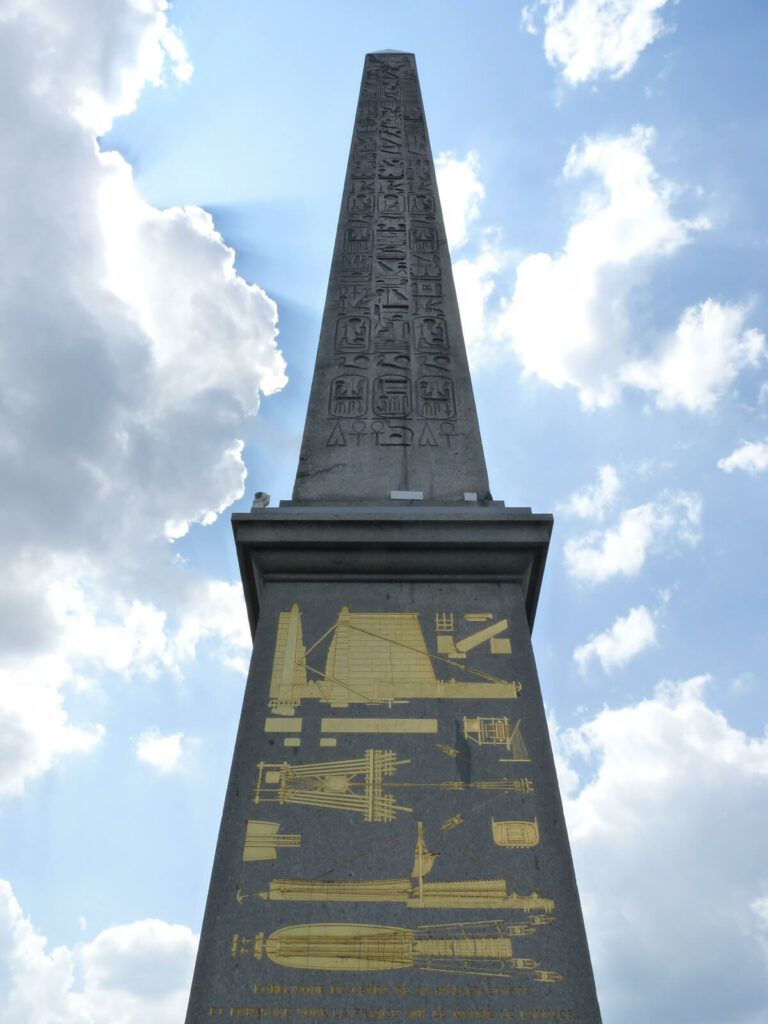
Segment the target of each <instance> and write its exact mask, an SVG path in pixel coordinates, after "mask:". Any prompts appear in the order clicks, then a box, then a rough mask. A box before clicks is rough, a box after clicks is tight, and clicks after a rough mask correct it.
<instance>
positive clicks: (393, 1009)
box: [187, 503, 600, 1024]
mask: <svg viewBox="0 0 768 1024" xmlns="http://www.w3.org/2000/svg"><path fill="white" fill-rule="evenodd" d="M233 526H234V531H235V539H236V544H237V550H238V556H239V560H240V566H241V571H242V575H243V582H244V587H245V594H246V601H247V605H248V614H249V617H250V622H251V628H252V631H253V636H254V652H253V660H252V663H251V669H250V673H249V678H248V684H247V688H246V693H245V699H244V705H243V712H242V717H241V722H240V731H239V734H238V738H237V743H236V750H235V756H234V760H233V766H232V774H231V778H230V782H229V787H228V790H227V796H226V803H225V809H224V814H223V818H222V825H221V833H220V836H219V843H218V848H217V853H216V860H215V864H214V870H213V877H212V881H211V889H210V893H209V898H208V903H207V907H206V920H205V924H204V928H203V940H202V944H201V949H200V953H199V956H198V964H197V968H196V972H195V978H194V982H193V988H192V997H191V1000H190V1009H189V1013H188V1016H187V1022H188V1024H200V1022H202V1021H203V1020H206V1021H207V1020H210V1018H211V1017H217V1016H219V1017H230V1018H231V1017H254V1018H255V1017H259V1018H263V1019H267V1020H276V1019H280V1020H288V1021H290V1022H291V1024H294V1022H298V1021H302V1020H304V1021H306V1020H309V1019H323V1020H328V1021H330V1020H341V1019H342V1018H345V1019H350V1020H353V1019H359V1020H364V1019H374V1018H375V1019H386V1020H399V1021H406V1020H409V1019H412V1020H422V1019H431V1020H436V1019H437V1020H439V1019H446V1020H447V1019H451V1020H467V1019H485V1020H515V1021H523V1020H573V1021H580V1022H583V1024H599V1021H600V1014H599V1009H598V1006H597V1001H596V997H595V990H594V983H593V980H592V972H591V966H590V961H589V954H588V951H587V945H586V938H585V935H584V928H583V923H582V918H581V911H580V907H579V900H578V895H577V890H576V883H575V879H574V875H573V869H572V863H571V856H570V851H569V847H568V839H567V835H566V830H565V825H564V821H563V811H562V805H561V801H560V796H559V792H558V787H557V781H556V777H555V769H554V763H553V758H552V751H551V746H550V742H549V736H548V732H547V726H546V721H545V716H544V708H543V703H542V698H541V693H540V690H539V684H538V679H537V675H536V667H535V663H534V659H533V652H532V648H531V640H530V629H531V626H532V623H533V618H534V614H535V610H536V603H537V599H538V592H539V587H540V584H541V578H542V573H543V568H544V561H545V558H546V552H547V547H548V543H549V536H550V532H551V526H552V519H551V517H550V516H546V515H532V514H531V513H530V511H529V510H520V509H504V508H503V507H501V508H500V507H498V506H494V507H490V508H489V507H481V506H469V507H466V508H464V507H460V506H458V507H424V506H420V505H416V504H412V505H408V506H406V507H398V506H395V505H394V503H393V506H392V507H387V508H381V507H360V508H354V509H350V508H348V507H343V508H333V507H324V508H318V507H311V506H301V505H289V506H287V507H281V508H278V509H263V510H259V511H256V512H254V513H252V514H249V515H236V516H234V517H233Z"/></svg>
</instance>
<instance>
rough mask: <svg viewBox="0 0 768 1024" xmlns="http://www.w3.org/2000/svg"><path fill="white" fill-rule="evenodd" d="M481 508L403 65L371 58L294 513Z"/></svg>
mask: <svg viewBox="0 0 768 1024" xmlns="http://www.w3.org/2000/svg"><path fill="white" fill-rule="evenodd" d="M392 491H415V492H421V493H422V494H423V500H424V501H426V502H430V501H431V502H440V503H452V502H460V501H464V494H465V493H467V492H470V493H472V494H475V495H476V496H477V498H478V499H479V500H481V501H482V500H484V499H486V498H489V497H490V495H489V492H488V478H487V473H486V468H485V458H484V456H483V448H482V443H481V441H480V430H479V427H478V423H477V414H476V411H475V403H474V398H473V394H472V384H471V381H470V377H469V369H468V366H467V355H466V350H465V347H464V339H463V335H462V330H461V321H460V319H459V311H458V305H457V302H456V293H455V290H454V285H453V276H452V273H451V263H450V256H449V253H448V245H447V242H446V235H445V227H444V224H443V216H442V212H441V209H440V200H439V197H438V193H437V186H436V181H435V172H434V165H433V161H432V154H431V150H430V145H429V138H428V135H427V127H426V122H425V118H424V109H423V104H422V100H421V91H420V89H419V81H418V77H417V74H416V63H415V60H414V57H413V55H412V54H407V53H397V52H384V53H376V54H368V56H367V57H366V60H365V68H364V71H363V80H362V85H361V88H360V99H359V102H358V106H357V116H356V119H355V128H354V133H353V137H352V146H351V150H350V155H349V163H348V167H347V176H346V179H345V183H344V193H343V196H342V202H341V213H340V216H339V226H338V230H337V234H336V245H335V248H334V253H333V262H332V265H331V274H330V281H329V285H328V295H327V298H326V305H325V313H324V316H323V323H322V328H321V332H320V342H319V346H318V352H317V363H316V366H315V373H314V379H313V382H312V391H311V395H310V400H309V409H308V411H307V419H306V424H305V427H304V438H303V442H302V447H301V456H300V459H299V468H298V472H297V474H296V484H295V488H294V492H293V498H294V501H296V502H301V503H311V504H315V503H318V504H322V503H326V502H331V503H342V504H365V503H372V504H380V503H381V502H383V501H388V500H389V499H390V495H391V492H392Z"/></svg>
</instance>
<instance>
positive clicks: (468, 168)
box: [435, 150, 485, 249]
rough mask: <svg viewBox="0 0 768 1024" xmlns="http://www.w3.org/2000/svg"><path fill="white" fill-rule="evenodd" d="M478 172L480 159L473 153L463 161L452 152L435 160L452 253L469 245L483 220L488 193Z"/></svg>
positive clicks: (468, 154) (446, 231)
mask: <svg viewBox="0 0 768 1024" xmlns="http://www.w3.org/2000/svg"><path fill="white" fill-rule="evenodd" d="M478 168H479V160H478V156H477V153H475V152H474V151H473V150H470V152H469V153H467V155H466V156H465V157H464V159H463V160H462V159H460V158H459V157H457V156H456V155H455V153H450V152H447V153H440V155H439V156H438V158H437V160H435V174H436V175H437V187H438V191H439V193H440V206H441V208H442V211H443V220H444V221H445V233H446V235H447V237H448V245H449V246H450V248H451V249H459V248H461V246H462V245H464V244H465V243H466V242H467V239H468V238H469V225H470V223H471V222H472V221H473V220H476V219H477V218H478V217H479V216H480V202H481V200H482V199H483V198H484V197H485V189H484V188H483V185H482V182H481V181H480V179H479V178H478V175H477V172H478Z"/></svg>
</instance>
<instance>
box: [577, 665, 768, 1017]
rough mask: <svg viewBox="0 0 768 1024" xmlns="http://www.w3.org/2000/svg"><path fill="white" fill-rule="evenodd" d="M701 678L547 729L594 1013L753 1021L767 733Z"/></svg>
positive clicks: (761, 968)
mask: <svg viewBox="0 0 768 1024" xmlns="http://www.w3.org/2000/svg"><path fill="white" fill-rule="evenodd" d="M706 684H707V677H706V676H697V677H695V678H692V679H688V680H686V681H684V682H680V683H674V684H672V683H663V684H661V685H660V686H658V687H657V689H656V691H655V693H654V695H653V697H651V698H648V699H645V700H642V701H640V702H638V703H637V704H632V705H630V706H627V707H623V708H615V709H605V710H603V711H601V712H600V713H599V714H598V715H597V716H596V717H595V718H593V719H592V720H590V721H587V722H585V723H584V724H583V725H582V726H580V727H578V728H575V729H570V730H566V731H565V732H563V733H561V734H560V736H559V743H558V746H559V747H560V750H561V757H564V758H565V762H566V764H567V766H568V767H569V770H570V773H571V775H570V777H571V783H572V789H571V792H570V795H569V796H568V797H567V798H566V801H565V809H566V817H567V820H568V828H569V835H570V839H571V844H572V847H573V850H574V858H575V862H576V869H577V875H578V878H579V887H580V892H581V896H582V903H583V907H584V911H585V917H586V921H587V929H588V934H589V938H590V948H591V952H592V957H593V962H594V964H595V970H596V975H597V980H598V990H599V992H600V997H601V1003H602V1009H603V1014H604V1016H605V1018H606V1020H621V1021H624V1022H626V1024H647V1021H649V1020H668V1019H672V1018H673V1019H674V1020H675V1021H676V1022H680V1024H721V1022H722V1021H726V1020H727V1021H729V1022H731V1024H759V1022H760V1021H761V1020H762V1019H763V1014H764V1008H765V998H766V995H767V994H768V992H767V990H766V976H765V962H766V961H765V935H766V932H765V929H766V918H765V916H764V911H765V906H766V904H765V900H766V896H768V833H766V831H765V829H762V828H760V827H757V828H756V823H757V822H761V821H762V820H763V817H764V807H765V802H766V799H768V738H766V737H765V736H762V737H751V736H749V735H747V734H746V733H745V732H743V731H741V730H740V729H737V728H735V727H734V726H732V725H731V724H730V723H729V722H728V721H727V719H726V718H725V716H724V715H723V714H722V713H720V712H719V711H716V710H714V709H713V708H712V707H711V706H710V705H709V704H708V703H707V701H706V699H705V692H706ZM573 776H576V777H577V778H579V777H580V778H581V779H582V780H588V781H586V783H584V782H578V781H576V782H575V783H574V782H573ZM713 978H717V984H716V985H712V979H713Z"/></svg>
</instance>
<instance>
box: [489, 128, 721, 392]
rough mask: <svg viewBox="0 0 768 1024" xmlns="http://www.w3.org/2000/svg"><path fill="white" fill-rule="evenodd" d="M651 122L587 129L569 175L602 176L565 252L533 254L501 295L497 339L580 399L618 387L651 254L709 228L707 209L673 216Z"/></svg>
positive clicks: (584, 199)
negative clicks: (610, 132)
mask: <svg viewBox="0 0 768 1024" xmlns="http://www.w3.org/2000/svg"><path fill="white" fill-rule="evenodd" d="M653 139H654V133H653V130H652V129H650V128H645V127H640V126H638V127H635V128H634V129H633V130H632V132H631V133H630V134H629V135H626V136H619V137H616V138H586V139H584V140H583V142H582V143H581V144H580V145H577V146H574V147H572V149H571V150H570V152H569V154H568V157H567V160H566V163H565V169H564V175H565V177H566V178H567V179H568V178H570V179H576V178H581V177H583V176H584V175H587V174H591V175H596V176H597V177H598V178H599V179H600V182H601V187H600V188H597V189H592V190H586V191H584V192H583V194H582V196H581V201H580V205H579V213H578V217H577V219H576V220H575V222H574V223H573V224H572V225H571V228H570V230H569V232H568V237H567V240H566V243H565V247H564V249H563V251H562V253H561V254H560V255H558V256H554V257H553V256H550V255H549V254H547V253H543V252H542V253H536V254H534V255H531V256H527V257H526V258H525V259H524V260H522V261H521V262H520V264H519V265H518V268H517V281H516V284H515V289H514V293H513V296H512V299H511V300H507V301H505V302H503V303H502V309H501V313H500V315H499V317H498V320H497V322H496V325H495V333H496V336H497V340H499V341H500V342H502V343H506V344H508V345H510V346H511V348H512V349H513V350H514V351H515V352H516V353H517V355H518V356H519V358H520V360H521V361H522V364H523V367H524V370H525V372H526V373H529V374H536V375H537V376H539V377H540V378H541V379H542V380H545V381H548V382H549V383H550V384H554V385H555V386H556V387H563V386H565V385H571V386H573V387H576V388H578V391H579V397H580V399H581V402H582V404H583V405H584V406H586V407H588V408H590V407H594V406H608V405H611V404H613V403H614V402H615V401H616V400H617V399H618V397H619V395H620V393H621V388H622V384H623V383H624V382H623V379H622V367H623V365H624V363H626V362H627V361H628V360H629V359H630V358H631V348H630V346H631V343H632V341H633V339H632V337H631V320H630V317H629V314H628V312H627V298H628V295H629V293H630V290H631V288H632V286H633V285H634V284H635V283H636V282H637V280H638V279H639V278H640V277H642V275H643V274H644V273H645V272H646V270H647V268H648V267H649V265H650V263H651V261H652V260H654V259H658V258H660V257H664V256H668V255H670V254H671V253H673V252H675V251H676V250H678V249H679V248H680V247H681V246H683V245H685V244H686V243H687V242H689V241H690V240H691V238H692V236H693V234H694V233H695V232H696V231H700V230H703V229H704V228H706V227H708V226H709V224H708V221H707V220H706V218H704V217H698V218H694V219H685V218H676V217H675V216H674V215H673V213H672V202H673V199H674V196H675V189H674V188H673V186H672V185H671V184H670V183H669V182H666V181H663V180H661V179H660V178H659V176H658V175H657V173H656V171H655V170H654V167H653V165H652V163H651V161H650V159H649V157H648V149H649V148H650V146H651V144H652V142H653Z"/></svg>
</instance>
